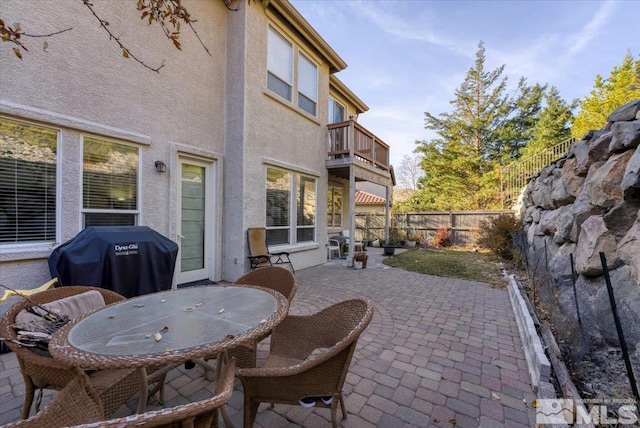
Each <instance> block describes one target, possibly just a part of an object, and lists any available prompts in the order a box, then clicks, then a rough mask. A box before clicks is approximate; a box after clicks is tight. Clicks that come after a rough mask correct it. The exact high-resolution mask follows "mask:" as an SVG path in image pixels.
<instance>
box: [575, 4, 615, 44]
mask: <svg viewBox="0 0 640 428" xmlns="http://www.w3.org/2000/svg"><path fill="white" fill-rule="evenodd" d="M615 9H616V4H615V2H613V1H607V2H605V3H604V4H603V5H602V6H601V7H600V8H599V9H598V11H597V12H596V14H595V16H594V17H593V18H591V20H590V21H589V22H587V24H586V25H585V26H584V27H583V28H582V29H581V30H580V32H579V33H578V34H576V35H574V36H572V37H570V38H569V40H568V41H569V42H570V43H571V46H570V47H569V51H568V53H569V55H571V56H573V55H575V54H576V53H578V52H580V51H582V50H583V49H584V48H585V47H587V45H588V44H589V42H591V40H593V38H594V37H596V36H597V35H598V33H599V32H600V30H601V29H602V28H603V27H605V26H606V25H607V24H608V23H609V21H611V18H612V17H613V14H614V12H615Z"/></svg>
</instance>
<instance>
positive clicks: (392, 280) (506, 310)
mask: <svg viewBox="0 0 640 428" xmlns="http://www.w3.org/2000/svg"><path fill="white" fill-rule="evenodd" d="M380 252H381V251H380V250H379V249H370V252H369V255H370V259H369V264H368V267H367V269H363V270H355V269H350V268H347V267H344V266H343V263H344V262H343V261H337V260H334V261H331V262H329V263H326V264H324V265H321V266H316V267H312V268H308V269H301V270H299V271H298V272H297V274H298V275H297V276H298V282H299V289H298V294H297V295H296V297H295V298H294V300H293V302H292V305H291V310H290V313H292V314H306V313H310V312H315V311H317V310H319V309H321V308H323V307H325V306H327V305H329V304H331V303H334V302H337V301H340V300H344V299H347V298H352V297H363V298H366V299H369V300H371V302H372V303H373V304H374V306H375V309H376V312H375V315H374V317H373V320H372V322H371V324H370V325H369V328H368V329H367V330H366V331H365V333H364V335H363V336H361V338H360V341H359V343H358V348H357V350H356V353H355V355H354V359H353V362H352V365H351V370H350V373H349V375H348V377H347V380H346V383H345V387H344V396H345V404H346V407H347V413H348V419H346V420H343V421H342V422H341V424H340V425H341V426H343V427H373V426H379V427H385V428H386V427H431V426H433V427H453V426H455V427H479V426H481V427H499V426H504V427H509V428H511V427H531V426H534V425H535V411H534V409H533V408H532V407H531V402H532V401H533V400H534V398H535V395H534V393H533V392H532V390H531V385H530V381H529V376H528V371H527V367H526V362H525V360H524V352H523V351H522V347H521V341H520V336H519V333H518V327H517V325H516V321H515V318H514V315H513V312H512V310H511V305H510V302H509V296H508V293H507V291H506V289H496V288H491V287H489V286H488V285H486V284H483V283H477V282H471V281H463V280H456V279H450V278H441V277H435V276H428V275H421V274H416V273H412V272H406V271H403V270H400V269H395V268H389V267H386V266H384V265H383V264H382V263H381V262H380V260H381V258H382V256H381V255H380ZM327 328H331V326H327ZM267 346H268V344H267V343H263V344H261V348H262V351H263V352H265V351H266V349H267ZM0 367H1V368H2V372H1V373H0V424H4V423H7V422H11V421H15V420H17V419H18V418H19V415H20V408H21V406H22V403H23V394H24V386H23V381H22V376H21V375H20V372H19V368H18V364H17V361H16V359H15V356H14V354H13V353H9V354H4V355H1V356H0ZM210 391H212V384H211V382H209V381H207V380H205V379H204V378H203V376H202V370H201V368H200V367H199V366H197V367H196V368H194V369H191V370H185V369H184V368H180V369H177V370H174V371H173V372H171V373H170V374H169V378H168V381H167V386H166V403H165V406H172V405H177V404H181V403H184V402H187V401H193V400H199V399H203V398H205V397H207V396H209V395H210V394H211V392H210ZM52 394H53V393H51V392H48V393H45V398H44V400H43V403H46V402H47V401H48V399H49V398H50V397H51V396H52ZM242 404H243V401H242V387H241V385H240V382H239V381H236V391H235V393H234V395H233V397H232V399H231V401H230V404H229V405H228V410H229V413H230V415H231V417H232V419H233V421H234V424H235V425H236V426H242ZM159 407H160V406H159V405H158V404H157V403H156V401H155V399H154V398H152V399H151V402H150V405H149V408H150V409H155V408H159ZM131 409H135V399H134V400H131V401H130V402H129V403H127V406H123V407H122V408H121V409H120V410H119V411H118V415H126V414H128V413H131V412H132V410H131ZM340 417H341V413H340V411H339V410H338V418H340ZM329 418H330V415H329V410H328V409H305V408H302V407H299V406H285V405H276V406H275V408H274V409H271V408H269V407H268V406H267V405H262V406H261V407H260V411H259V413H258V417H257V420H256V426H258V427H264V428H272V427H290V426H304V427H316V426H323V427H324V426H329V425H330V422H329V420H330V419H329Z"/></svg>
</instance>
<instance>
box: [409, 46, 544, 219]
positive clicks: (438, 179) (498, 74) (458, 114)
mask: <svg viewBox="0 0 640 428" xmlns="http://www.w3.org/2000/svg"><path fill="white" fill-rule="evenodd" d="M484 63H485V49H484V44H483V43H482V42H480V44H479V46H478V51H477V53H476V61H475V66H474V67H472V68H470V69H469V71H468V72H467V75H466V77H465V79H464V81H463V82H462V84H461V85H460V87H459V88H458V89H457V90H456V92H455V98H454V99H453V100H452V101H450V104H451V105H452V106H453V110H452V111H451V112H449V113H441V114H439V115H438V116H437V117H436V116H434V115H432V114H431V113H428V112H425V127H426V128H427V129H430V130H433V131H435V132H436V133H437V134H438V136H439V137H438V138H435V139H433V140H431V141H417V142H416V143H417V145H418V147H417V148H416V152H417V153H419V154H421V155H422V162H421V166H422V169H423V171H424V172H425V176H424V177H423V178H422V179H421V180H420V191H419V192H418V193H417V194H416V195H415V196H414V197H413V198H412V200H411V201H409V202H410V203H412V204H413V209H418V210H424V209H445V210H448V209H487V208H496V207H498V206H499V204H500V195H499V192H500V186H499V183H500V162H501V161H503V162H504V161H506V160H508V159H512V158H514V157H516V156H517V155H518V152H519V150H520V149H521V148H522V147H524V146H525V145H526V143H527V142H528V141H530V140H531V139H532V138H533V125H534V124H535V123H536V121H537V120H538V117H539V114H540V110H541V101H542V98H543V96H544V94H545V90H546V86H541V85H538V84H536V85H534V86H528V85H527V84H526V80H525V79H524V78H522V79H520V81H519V82H518V84H517V88H516V91H515V92H514V93H513V94H511V95H508V94H507V93H506V91H507V78H506V77H502V73H503V71H504V65H502V66H500V67H498V68H496V69H495V70H492V71H487V70H485V67H484Z"/></svg>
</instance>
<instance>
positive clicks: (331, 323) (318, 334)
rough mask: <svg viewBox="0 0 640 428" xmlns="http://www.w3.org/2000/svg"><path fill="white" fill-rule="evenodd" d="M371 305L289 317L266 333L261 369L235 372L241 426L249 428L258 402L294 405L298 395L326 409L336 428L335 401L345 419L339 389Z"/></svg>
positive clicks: (360, 303) (359, 302)
mask: <svg viewBox="0 0 640 428" xmlns="http://www.w3.org/2000/svg"><path fill="white" fill-rule="evenodd" d="M372 316H373V306H372V305H371V303H369V302H367V301H364V300H361V299H354V300H347V301H344V302H340V303H337V304H335V305H333V306H330V307H328V308H326V309H323V310H321V311H320V312H317V313H315V314H312V315H306V316H299V315H295V316H289V317H287V318H285V320H284V321H283V322H282V323H280V324H279V325H278V326H277V327H276V328H275V330H274V331H273V334H272V335H271V349H270V352H269V356H268V357H267V359H266V361H265V364H264V366H263V367H261V368H248V369H239V370H238V377H240V380H241V381H242V385H243V387H244V426H245V428H248V427H252V426H253V423H254V421H255V417H256V414H257V412H258V406H259V405H260V403H262V402H265V403H281V404H293V405H296V404H299V400H300V399H301V398H304V397H327V396H331V397H332V398H333V400H332V403H331V404H330V405H325V404H324V403H323V402H322V401H321V400H319V401H318V403H317V406H318V407H325V408H326V407H329V408H330V409H331V424H332V426H333V427H337V426H338V423H337V417H336V416H337V415H336V413H337V406H338V402H339V403H340V407H341V410H342V417H343V419H346V418H347V413H346V409H345V406H344V400H343V397H342V387H343V385H344V381H345V378H346V376H347V372H348V371H349V365H350V363H351V358H352V357H353V352H354V350H355V347H356V343H357V341H358V338H359V337H360V334H361V333H362V332H363V331H364V329H365V328H366V327H367V326H368V325H369V322H371V317H372Z"/></svg>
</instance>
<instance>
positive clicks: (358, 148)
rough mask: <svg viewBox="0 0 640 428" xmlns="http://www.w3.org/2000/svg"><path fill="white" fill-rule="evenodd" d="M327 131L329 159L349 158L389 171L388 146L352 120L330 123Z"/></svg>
mask: <svg viewBox="0 0 640 428" xmlns="http://www.w3.org/2000/svg"><path fill="white" fill-rule="evenodd" d="M327 128H328V129H329V158H330V159H341V158H351V159H357V160H359V161H361V162H364V163H368V164H370V165H371V166H373V167H375V168H379V169H383V170H385V171H388V170H389V146H388V145H387V144H386V143H385V142H383V141H382V140H381V139H380V138H378V137H376V136H375V135H374V134H372V133H371V132H369V131H367V130H366V129H365V128H364V127H363V126H362V125H360V124H359V123H358V122H355V121H353V120H347V121H344V122H338V123H332V124H330V125H327Z"/></svg>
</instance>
